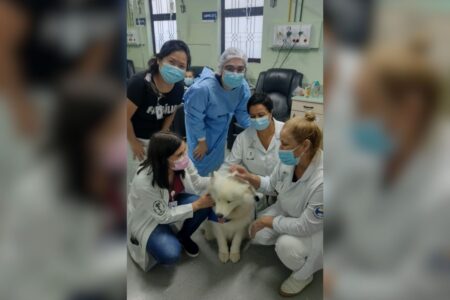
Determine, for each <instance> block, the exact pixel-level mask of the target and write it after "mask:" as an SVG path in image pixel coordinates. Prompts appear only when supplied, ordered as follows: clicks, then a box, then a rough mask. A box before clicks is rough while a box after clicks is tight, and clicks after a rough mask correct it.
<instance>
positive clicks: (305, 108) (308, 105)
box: [291, 96, 324, 129]
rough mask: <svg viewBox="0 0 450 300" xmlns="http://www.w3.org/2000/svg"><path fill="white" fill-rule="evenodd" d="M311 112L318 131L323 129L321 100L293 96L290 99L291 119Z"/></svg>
mask: <svg viewBox="0 0 450 300" xmlns="http://www.w3.org/2000/svg"><path fill="white" fill-rule="evenodd" d="M307 112H313V113H314V114H315V115H316V121H317V123H318V124H319V127H320V129H323V124H324V123H323V121H324V120H323V116H324V113H323V98H312V97H303V96H295V97H292V107H291V118H293V117H297V116H301V117H303V116H304V115H305V113H307Z"/></svg>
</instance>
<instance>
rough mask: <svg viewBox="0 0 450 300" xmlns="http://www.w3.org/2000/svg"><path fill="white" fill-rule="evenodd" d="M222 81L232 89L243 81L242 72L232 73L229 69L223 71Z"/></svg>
mask: <svg viewBox="0 0 450 300" xmlns="http://www.w3.org/2000/svg"><path fill="white" fill-rule="evenodd" d="M222 76H223V83H225V85H226V86H227V87H230V88H232V89H234V88H237V87H238V86H240V85H241V84H242V82H243V81H244V73H234V72H230V71H224V72H223V75H222Z"/></svg>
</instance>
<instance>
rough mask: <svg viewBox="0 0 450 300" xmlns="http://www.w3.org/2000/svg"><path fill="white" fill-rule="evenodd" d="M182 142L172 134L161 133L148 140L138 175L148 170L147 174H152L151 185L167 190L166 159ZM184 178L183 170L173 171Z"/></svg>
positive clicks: (167, 170) (167, 172) (168, 132)
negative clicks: (145, 156) (144, 157)
mask: <svg viewBox="0 0 450 300" xmlns="http://www.w3.org/2000/svg"><path fill="white" fill-rule="evenodd" d="M182 143H183V140H182V139H181V138H180V137H179V136H178V135H176V134H175V133H173V132H170V131H162V132H157V133H155V134H154V135H153V136H152V137H151V138H150V143H149V145H148V149H147V158H146V159H145V160H144V161H143V162H142V164H141V165H140V166H139V170H138V172H137V173H138V174H139V173H140V172H141V171H142V170H144V169H147V168H148V169H149V170H148V174H150V173H151V172H153V179H152V185H153V186H155V184H157V185H158V186H159V187H160V188H162V189H169V188H170V185H169V163H168V158H169V157H170V156H172V155H173V154H174V153H175V151H177V149H178V148H180V146H181V144H182ZM178 174H180V175H181V176H182V177H183V178H184V170H182V171H175V175H178Z"/></svg>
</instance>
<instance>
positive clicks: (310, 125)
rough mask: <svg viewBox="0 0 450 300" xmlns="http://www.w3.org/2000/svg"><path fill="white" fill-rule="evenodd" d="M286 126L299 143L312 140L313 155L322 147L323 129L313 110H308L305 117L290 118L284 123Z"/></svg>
mask: <svg viewBox="0 0 450 300" xmlns="http://www.w3.org/2000/svg"><path fill="white" fill-rule="evenodd" d="M284 128H285V129H286V130H287V131H288V133H289V134H290V135H291V136H292V137H293V138H294V139H295V141H296V142H298V143H299V144H300V143H303V141H305V140H309V141H310V142H311V149H310V151H311V156H314V155H315V154H316V152H317V150H319V148H321V147H322V138H323V137H322V130H321V129H320V128H319V125H318V124H317V122H316V115H315V114H314V113H313V112H307V113H306V114H305V116H304V117H299V116H297V117H294V118H291V119H289V120H288V121H287V122H286V123H285V124H284Z"/></svg>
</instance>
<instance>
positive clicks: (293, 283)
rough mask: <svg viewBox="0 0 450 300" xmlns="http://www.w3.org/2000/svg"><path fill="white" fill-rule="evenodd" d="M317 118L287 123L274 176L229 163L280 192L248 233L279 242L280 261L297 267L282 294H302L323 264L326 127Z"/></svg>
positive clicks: (258, 186) (260, 239)
mask: <svg viewBox="0 0 450 300" xmlns="http://www.w3.org/2000/svg"><path fill="white" fill-rule="evenodd" d="M314 121H315V116H314V115H313V114H311V113H307V114H306V115H305V117H304V118H301V117H296V118H293V119H290V120H289V121H287V122H286V124H285V125H284V127H283V129H282V130H281V136H280V139H281V145H280V149H279V158H280V161H281V163H279V164H278V165H277V166H276V168H275V170H274V172H273V173H272V174H271V175H270V176H266V177H261V176H257V175H254V174H251V173H249V172H248V171H247V170H246V169H245V168H244V167H242V166H238V165H235V166H232V167H231V168H230V170H231V171H237V175H236V176H238V177H240V178H242V179H244V180H247V181H248V182H250V183H251V184H252V185H253V186H254V187H255V188H256V189H258V191H260V192H263V193H273V192H276V193H277V194H278V200H277V202H276V203H275V204H273V205H272V206H270V207H268V208H267V209H265V210H264V211H262V212H261V213H260V214H259V217H258V219H257V220H256V221H255V222H254V223H253V224H252V225H251V226H250V235H251V237H252V238H253V242H254V243H256V244H261V245H275V251H276V253H277V255H278V257H279V258H280V260H281V262H282V263H283V264H284V265H285V266H286V267H288V268H289V269H291V270H292V271H293V273H292V275H291V276H289V278H287V279H286V280H285V281H284V282H283V284H282V285H281V287H280V294H281V295H283V296H293V295H296V294H298V293H300V292H301V291H302V290H303V289H304V288H305V287H306V286H307V285H308V284H309V283H310V282H311V281H312V278H313V274H314V273H315V272H316V271H318V270H320V269H322V267H323V249H322V246H323V152H322V150H321V149H320V147H321V144H322V132H321V130H320V128H319V127H318V126H317V124H316V122H314Z"/></svg>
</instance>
